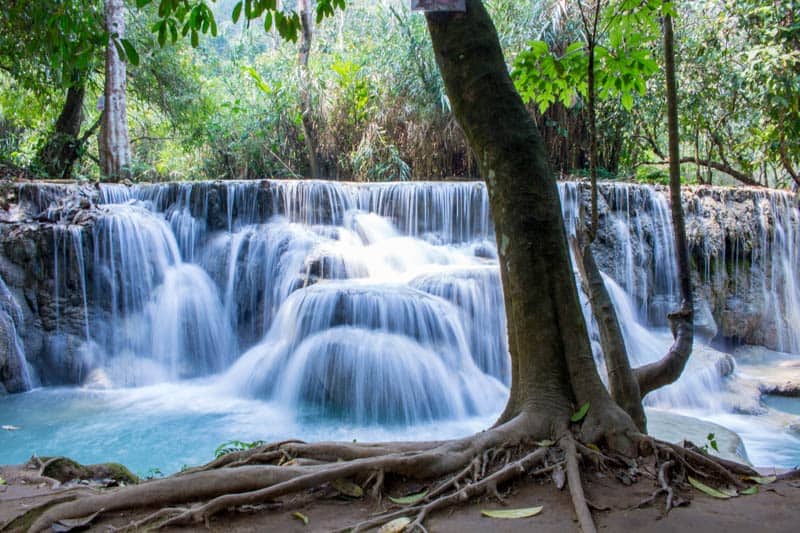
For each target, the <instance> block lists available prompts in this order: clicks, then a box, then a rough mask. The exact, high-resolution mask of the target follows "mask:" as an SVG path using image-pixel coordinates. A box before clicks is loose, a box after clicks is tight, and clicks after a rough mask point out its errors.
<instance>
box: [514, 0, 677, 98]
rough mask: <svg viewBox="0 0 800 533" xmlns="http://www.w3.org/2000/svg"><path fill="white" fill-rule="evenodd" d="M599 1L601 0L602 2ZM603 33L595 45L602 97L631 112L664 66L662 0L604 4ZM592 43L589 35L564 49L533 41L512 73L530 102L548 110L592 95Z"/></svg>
mask: <svg viewBox="0 0 800 533" xmlns="http://www.w3.org/2000/svg"><path fill="white" fill-rule="evenodd" d="M598 1H599V0H598ZM599 7H600V8H602V12H601V21H600V24H599V27H600V30H601V31H602V34H601V35H598V36H596V37H595V38H594V39H596V42H595V45H594V57H595V59H594V60H595V63H594V77H595V87H596V91H597V96H598V98H599V99H600V100H611V99H617V98H618V99H619V101H620V104H621V105H622V107H623V108H624V109H625V110H627V111H630V110H631V109H632V108H633V101H634V97H635V96H637V95H638V96H644V94H645V92H646V82H647V80H648V79H649V78H650V77H651V76H652V75H653V74H654V73H655V72H656V71H657V70H658V63H657V62H656V60H655V59H654V58H653V56H652V53H651V46H652V43H653V41H654V40H655V39H656V38H657V36H658V23H657V20H656V17H657V15H659V14H661V13H662V9H663V8H664V4H663V3H662V2H658V1H653V0H650V1H647V2H640V1H638V0H636V1H633V0H615V1H609V2H607V3H605V2H602V3H601V5H600V6H599ZM588 74H589V46H588V43H587V40H586V38H584V39H581V40H578V41H574V42H571V43H569V44H568V45H567V46H566V49H565V50H564V51H563V52H562V53H558V52H556V51H554V50H552V49H551V47H550V45H549V44H548V43H547V42H545V41H542V40H534V41H530V42H529V43H528V49H527V50H525V51H524V52H522V53H520V54H519V55H518V56H517V58H516V60H515V62H514V70H513V71H512V77H513V78H514V83H515V85H516V87H517V90H518V91H519V93H520V95H521V96H522V98H523V100H525V101H526V102H528V101H533V102H535V103H536V104H538V106H539V111H540V112H541V113H544V112H545V111H546V110H547V108H548V107H550V106H551V105H552V104H554V103H555V102H557V101H558V102H561V103H562V104H563V105H564V106H566V107H572V106H573V105H575V103H576V102H577V99H578V97H579V96H580V97H583V98H587V97H588V90H589V86H588Z"/></svg>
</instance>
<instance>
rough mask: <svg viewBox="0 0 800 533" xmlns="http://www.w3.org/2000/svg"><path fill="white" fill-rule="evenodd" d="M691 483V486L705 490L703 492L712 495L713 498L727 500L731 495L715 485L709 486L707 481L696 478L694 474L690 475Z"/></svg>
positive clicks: (701, 490)
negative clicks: (714, 486)
mask: <svg viewBox="0 0 800 533" xmlns="http://www.w3.org/2000/svg"><path fill="white" fill-rule="evenodd" d="M689 484H690V485H691V486H693V487H694V488H696V489H697V490H699V491H700V492H703V493H705V494H707V495H709V496H711V497H712V498H719V499H720V500H727V499H728V498H730V497H731V496H730V495H728V494H726V493H724V492H722V491H720V490H717V489H715V488H713V487H709V486H708V485H706V484H705V483H703V482H701V481H698V480H696V479H695V478H693V477H692V476H689Z"/></svg>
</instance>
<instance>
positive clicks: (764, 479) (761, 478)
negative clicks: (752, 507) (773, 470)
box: [744, 476, 778, 485]
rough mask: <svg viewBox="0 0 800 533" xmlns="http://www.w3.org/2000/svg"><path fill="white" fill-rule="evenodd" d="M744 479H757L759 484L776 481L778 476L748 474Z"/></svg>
mask: <svg viewBox="0 0 800 533" xmlns="http://www.w3.org/2000/svg"><path fill="white" fill-rule="evenodd" d="M744 479H746V480H748V481H755V482H756V483H758V484H759V485H769V484H770V483H775V481H776V480H777V479H778V478H777V477H776V476H746V477H745V478H744Z"/></svg>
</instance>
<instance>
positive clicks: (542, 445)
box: [535, 439, 555, 448]
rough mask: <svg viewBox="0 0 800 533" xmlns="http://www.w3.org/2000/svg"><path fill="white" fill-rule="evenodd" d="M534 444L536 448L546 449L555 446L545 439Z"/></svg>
mask: <svg viewBox="0 0 800 533" xmlns="http://www.w3.org/2000/svg"><path fill="white" fill-rule="evenodd" d="M535 444H536V445H537V446H539V447H540V448H548V447H550V446H552V445H553V444H555V442H553V441H551V440H549V439H545V440H540V441H539V442H537V443H535Z"/></svg>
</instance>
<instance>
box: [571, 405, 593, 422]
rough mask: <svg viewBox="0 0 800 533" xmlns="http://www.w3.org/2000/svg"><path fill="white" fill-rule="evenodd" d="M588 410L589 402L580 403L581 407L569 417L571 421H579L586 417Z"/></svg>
mask: <svg viewBox="0 0 800 533" xmlns="http://www.w3.org/2000/svg"><path fill="white" fill-rule="evenodd" d="M588 412H589V402H586V403H585V404H583V405H581V408H580V409H578V410H577V411H576V412H575V414H573V415H572V416H571V417H569V419H570V420H571V421H573V422H580V421H581V420H583V419H584V418H586V413H588Z"/></svg>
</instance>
